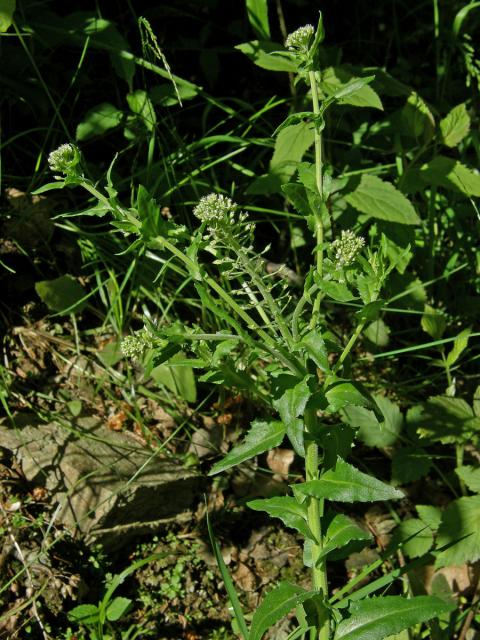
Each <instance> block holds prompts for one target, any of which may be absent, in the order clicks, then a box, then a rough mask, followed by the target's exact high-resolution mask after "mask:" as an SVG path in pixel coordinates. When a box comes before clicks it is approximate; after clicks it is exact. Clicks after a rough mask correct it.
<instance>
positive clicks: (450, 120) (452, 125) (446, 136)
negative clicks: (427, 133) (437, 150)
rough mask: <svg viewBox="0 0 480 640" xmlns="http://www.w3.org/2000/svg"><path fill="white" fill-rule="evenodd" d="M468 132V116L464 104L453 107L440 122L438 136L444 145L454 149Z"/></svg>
mask: <svg viewBox="0 0 480 640" xmlns="http://www.w3.org/2000/svg"><path fill="white" fill-rule="evenodd" d="M469 131H470V116H469V115H468V112H467V107H466V106H465V103H463V102H462V104H459V105H457V106H456V107H453V109H452V110H451V111H449V113H448V114H447V115H446V116H445V118H443V120H442V121H441V122H440V134H441V139H442V142H443V144H444V145H446V146H447V147H456V146H457V145H458V144H459V143H460V142H461V141H462V140H463V139H464V138H465V136H466V135H467V134H468V132H469Z"/></svg>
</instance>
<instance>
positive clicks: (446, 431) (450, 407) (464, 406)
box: [407, 396, 480, 444]
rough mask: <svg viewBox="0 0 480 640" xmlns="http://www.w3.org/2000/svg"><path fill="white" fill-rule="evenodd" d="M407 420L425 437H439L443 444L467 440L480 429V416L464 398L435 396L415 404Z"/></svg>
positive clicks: (437, 438) (433, 438)
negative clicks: (420, 403)
mask: <svg viewBox="0 0 480 640" xmlns="http://www.w3.org/2000/svg"><path fill="white" fill-rule="evenodd" d="M407 422H409V423H410V424H412V425H413V426H415V427H416V429H417V433H418V434H419V435H420V437H422V438H430V439H432V440H438V441H440V442H442V443H443V444H448V443H452V442H466V441H468V440H470V438H471V436H472V434H473V433H474V432H476V431H478V430H479V429H480V418H478V417H477V416H475V414H474V413H473V409H472V408H471V406H470V405H469V404H468V403H467V402H465V400H462V399H461V398H450V397H449V396H435V397H432V398H429V399H428V400H427V402H425V403H423V404H422V405H418V406H416V407H412V409H410V410H409V411H408V413H407Z"/></svg>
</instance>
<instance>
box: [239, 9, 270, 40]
mask: <svg viewBox="0 0 480 640" xmlns="http://www.w3.org/2000/svg"><path fill="white" fill-rule="evenodd" d="M245 5H246V8H247V14H248V20H249V22H250V24H251V25H252V27H253V29H254V31H255V33H256V34H257V36H258V37H259V38H260V40H269V39H270V26H269V24H268V2H267V0H245Z"/></svg>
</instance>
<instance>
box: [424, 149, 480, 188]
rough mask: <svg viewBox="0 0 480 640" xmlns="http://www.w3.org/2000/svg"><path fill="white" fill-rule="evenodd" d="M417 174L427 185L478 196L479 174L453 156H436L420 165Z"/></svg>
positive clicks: (479, 186)
mask: <svg viewBox="0 0 480 640" xmlns="http://www.w3.org/2000/svg"><path fill="white" fill-rule="evenodd" d="M419 175H420V178H421V179H422V180H423V181H424V182H425V183H426V184H428V185H432V186H434V187H443V188H445V189H448V190H450V191H455V192H457V193H463V194H464V195H465V196H467V197H478V196H480V174H478V173H475V172H474V171H472V169H469V168H468V167H466V166H465V165H464V164H462V163H461V162H459V161H458V160H454V159H453V158H446V157H445V156H436V157H435V158H434V159H433V160H431V161H430V162H428V163H427V164H424V165H423V167H421V169H420V172H419Z"/></svg>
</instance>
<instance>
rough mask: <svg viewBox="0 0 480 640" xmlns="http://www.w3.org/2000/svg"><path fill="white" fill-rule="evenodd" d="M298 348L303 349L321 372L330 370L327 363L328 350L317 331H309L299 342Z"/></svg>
mask: <svg viewBox="0 0 480 640" xmlns="http://www.w3.org/2000/svg"><path fill="white" fill-rule="evenodd" d="M299 347H301V348H303V349H305V351H306V352H307V354H308V355H309V356H310V358H311V359H312V360H313V361H314V362H315V364H316V365H317V367H318V368H319V369H321V370H322V371H329V370H330V363H329V362H328V350H327V347H326V346H325V341H324V339H323V337H322V334H321V333H320V332H319V331H309V332H308V333H307V334H306V335H304V336H303V338H302V339H301V340H300V343H299Z"/></svg>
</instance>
